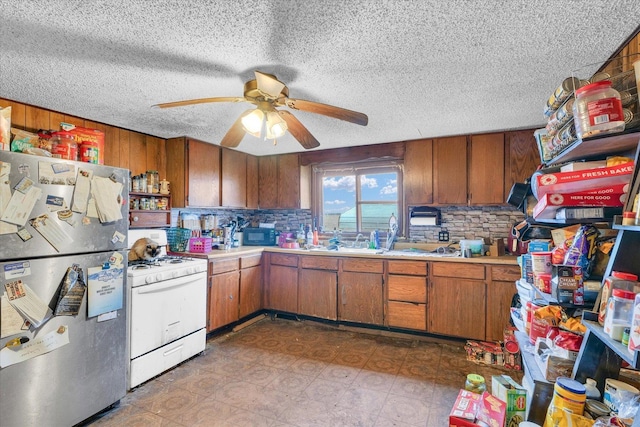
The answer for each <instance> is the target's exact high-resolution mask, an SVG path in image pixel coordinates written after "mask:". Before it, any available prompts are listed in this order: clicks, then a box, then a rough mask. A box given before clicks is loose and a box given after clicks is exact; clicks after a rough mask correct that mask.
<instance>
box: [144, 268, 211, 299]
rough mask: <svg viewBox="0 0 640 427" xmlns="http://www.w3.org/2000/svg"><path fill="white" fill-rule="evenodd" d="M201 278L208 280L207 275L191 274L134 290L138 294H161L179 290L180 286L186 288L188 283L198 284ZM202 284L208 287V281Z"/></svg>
mask: <svg viewBox="0 0 640 427" xmlns="http://www.w3.org/2000/svg"><path fill="white" fill-rule="evenodd" d="M203 276H204V277H203ZM201 278H205V279H206V274H205V273H198V274H191V275H189V276H182V277H177V278H175V279H173V278H172V279H169V280H165V281H163V282H159V283H151V284H149V285H146V286H138V287H137V288H134V289H135V290H137V293H138V294H150V293H153V292H161V291H164V290H167V289H170V288H177V287H179V286H184V285H186V284H188V283H191V282H196V281H198V280H200V279H201ZM202 283H203V284H204V285H203V286H204V287H206V285H207V282H206V280H205V281H204V282H202Z"/></svg>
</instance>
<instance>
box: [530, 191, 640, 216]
mask: <svg viewBox="0 0 640 427" xmlns="http://www.w3.org/2000/svg"><path fill="white" fill-rule="evenodd" d="M628 191H629V184H628V182H627V183H625V184H615V185H610V186H606V187H598V188H593V189H590V190H584V191H574V192H553V193H547V194H544V195H542V196H540V199H539V200H538V203H536V205H535V207H534V208H533V217H534V218H535V219H554V218H555V217H556V213H557V211H558V210H559V209H561V208H565V207H577V206H585V207H599V206H602V207H622V206H623V205H624V202H625V201H626V200H627V192H628Z"/></svg>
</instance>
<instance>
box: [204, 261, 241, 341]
mask: <svg viewBox="0 0 640 427" xmlns="http://www.w3.org/2000/svg"><path fill="white" fill-rule="evenodd" d="M209 280H210V282H211V285H210V288H209V327H208V330H210V331H212V330H214V329H218V328H220V327H222V326H225V325H228V324H230V323H233V322H235V321H236V320H238V319H239V317H238V301H239V298H238V297H239V293H240V287H239V283H240V272H239V271H238V270H235V271H229V272H226V273H221V274H215V275H213V276H211V277H210V279H209Z"/></svg>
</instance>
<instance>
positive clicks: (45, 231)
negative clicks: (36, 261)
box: [29, 214, 73, 252]
mask: <svg viewBox="0 0 640 427" xmlns="http://www.w3.org/2000/svg"><path fill="white" fill-rule="evenodd" d="M29 223H30V224H31V226H32V227H33V228H35V229H36V231H37V232H38V233H40V234H41V235H42V237H44V238H45V239H47V242H49V243H50V244H51V246H53V247H54V249H55V250H56V251H58V252H60V249H61V248H63V247H64V246H66V245H69V244H71V243H73V238H71V236H70V235H69V234H67V233H66V232H65V231H64V230H63V229H62V227H60V225H58V223H57V222H56V221H55V220H54V219H53V218H51V217H49V215H47V214H44V215H40V216H39V217H37V218H34V219H32V220H31V221H29Z"/></svg>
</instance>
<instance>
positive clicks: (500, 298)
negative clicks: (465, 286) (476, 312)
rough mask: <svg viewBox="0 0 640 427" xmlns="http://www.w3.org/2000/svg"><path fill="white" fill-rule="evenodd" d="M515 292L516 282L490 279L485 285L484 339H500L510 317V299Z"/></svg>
mask: <svg viewBox="0 0 640 427" xmlns="http://www.w3.org/2000/svg"><path fill="white" fill-rule="evenodd" d="M516 292H517V289H516V282H515V281H508V282H500V281H492V282H491V283H489V284H488V285H487V331H486V335H485V340H487V341H502V340H503V339H504V329H505V328H506V327H508V326H509V320H510V318H511V300H512V299H513V295H514V294H515V293H516Z"/></svg>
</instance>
